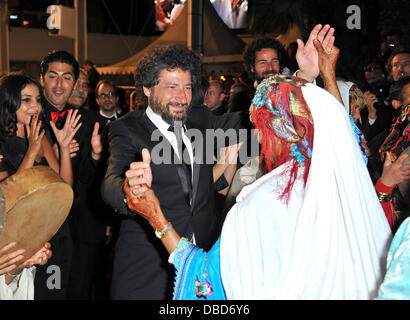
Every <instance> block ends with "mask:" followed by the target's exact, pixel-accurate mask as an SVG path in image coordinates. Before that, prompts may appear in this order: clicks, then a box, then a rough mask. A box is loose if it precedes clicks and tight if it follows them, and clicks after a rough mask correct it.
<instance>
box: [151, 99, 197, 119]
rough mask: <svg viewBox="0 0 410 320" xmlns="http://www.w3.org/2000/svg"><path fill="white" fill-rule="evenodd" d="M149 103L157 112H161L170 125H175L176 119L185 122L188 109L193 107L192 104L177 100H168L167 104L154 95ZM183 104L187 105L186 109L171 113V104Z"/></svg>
mask: <svg viewBox="0 0 410 320" xmlns="http://www.w3.org/2000/svg"><path fill="white" fill-rule="evenodd" d="M149 105H150V107H151V109H152V111H154V112H155V113H156V114H159V115H160V116H161V118H162V120H164V121H165V122H166V123H168V124H169V125H173V124H174V122H175V121H181V122H182V124H185V121H186V119H187V114H188V110H189V109H190V108H191V105H188V104H187V103H177V102H168V103H167V104H166V105H165V106H164V105H163V104H161V102H159V101H158V100H156V99H155V98H154V97H153V96H151V98H150V101H149ZM172 105H174V106H176V105H181V106H184V107H185V110H184V111H183V112H181V113H178V114H175V115H174V114H171V111H170V109H169V107H170V106H172Z"/></svg>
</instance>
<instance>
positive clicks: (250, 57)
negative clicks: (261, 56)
mask: <svg viewBox="0 0 410 320" xmlns="http://www.w3.org/2000/svg"><path fill="white" fill-rule="evenodd" d="M262 49H274V50H276V52H277V54H278V59H279V65H280V70H282V69H283V68H284V67H287V66H288V64H289V56H288V54H287V52H286V51H285V48H284V47H283V45H282V43H280V42H279V41H278V40H276V39H272V38H261V39H256V40H254V41H252V42H251V43H250V44H248V45H247V46H246V48H245V50H244V51H243V62H244V66H245V70H246V71H247V72H248V74H249V76H250V77H251V78H252V79H256V77H255V72H254V71H252V69H255V56H256V53H257V52H258V51H261V50H262Z"/></svg>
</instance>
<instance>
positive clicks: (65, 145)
mask: <svg viewBox="0 0 410 320" xmlns="http://www.w3.org/2000/svg"><path fill="white" fill-rule="evenodd" d="M80 118H81V115H80V114H78V110H74V111H73V109H71V110H69V111H68V113H67V118H66V121H65V124H64V127H63V128H62V129H57V127H56V125H55V124H54V122H52V121H50V125H51V128H52V129H53V131H54V135H55V136H56V139H57V142H58V144H59V145H60V148H62V149H68V150H69V149H70V142H71V141H72V139H73V137H74V135H75V134H76V133H77V131H78V129H80V127H81V122H79V120H80Z"/></svg>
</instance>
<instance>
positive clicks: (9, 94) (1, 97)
mask: <svg viewBox="0 0 410 320" xmlns="http://www.w3.org/2000/svg"><path fill="white" fill-rule="evenodd" d="M43 101H44V97H43V94H42V89H41V86H40V84H39V83H38V82H37V81H36V80H34V79H33V78H31V77H30V76H29V75H25V74H22V73H9V74H6V75H4V76H3V77H1V78H0V154H2V155H3V157H4V158H3V160H2V162H1V163H0V181H1V180H4V179H5V178H7V177H8V176H10V175H12V174H14V173H16V172H18V171H21V170H24V169H27V168H31V167H33V166H35V165H48V166H49V167H50V168H52V169H53V170H54V171H55V172H57V173H58V174H59V175H60V176H61V177H62V178H63V179H64V181H66V182H67V183H68V184H69V185H72V184H73V173H72V168H71V159H70V148H69V144H70V142H71V140H72V138H73V137H74V134H75V133H76V132H77V131H78V129H79V128H80V126H81V123H79V119H80V115H78V116H77V112H78V111H77V110H75V111H74V112H72V111H71V110H70V111H69V113H68V116H67V119H66V123H65V125H64V127H63V128H62V129H61V130H58V129H57V128H56V127H55V125H54V123H50V124H51V127H52V129H53V131H54V134H55V136H56V138H57V142H58V145H55V146H54V149H53V147H52V146H51V144H50V142H49V140H48V139H47V136H48V134H47V133H46V131H45V129H43V127H42V121H41V119H42V117H43V113H42V110H43V107H42V106H43ZM45 135H46V139H43V138H44V136H45Z"/></svg>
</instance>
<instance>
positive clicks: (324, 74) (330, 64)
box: [313, 39, 340, 79]
mask: <svg viewBox="0 0 410 320" xmlns="http://www.w3.org/2000/svg"><path fill="white" fill-rule="evenodd" d="M313 44H314V46H315V48H316V50H317V52H318V55H319V60H318V61H319V70H320V76H321V78H322V79H335V78H336V63H337V59H338V57H339V53H340V50H339V49H338V48H336V47H335V46H334V45H332V46H331V47H329V48H328V49H327V50H325V48H324V47H323V45H322V43H321V42H320V41H319V40H317V39H315V40H313Z"/></svg>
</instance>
